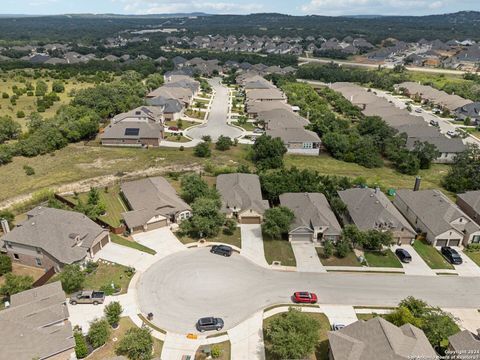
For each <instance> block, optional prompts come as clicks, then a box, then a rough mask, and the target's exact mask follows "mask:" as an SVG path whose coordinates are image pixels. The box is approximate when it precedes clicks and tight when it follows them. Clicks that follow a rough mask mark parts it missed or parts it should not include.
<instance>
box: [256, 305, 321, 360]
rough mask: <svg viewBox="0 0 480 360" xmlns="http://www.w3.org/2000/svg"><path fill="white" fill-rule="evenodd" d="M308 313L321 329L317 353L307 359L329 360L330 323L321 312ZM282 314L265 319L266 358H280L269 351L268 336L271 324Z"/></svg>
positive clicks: (272, 359)
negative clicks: (328, 335)
mask: <svg viewBox="0 0 480 360" xmlns="http://www.w3.org/2000/svg"><path fill="white" fill-rule="evenodd" d="M305 314H306V315H308V317H309V318H310V319H311V320H312V321H317V322H318V323H319V324H320V330H319V332H318V345H317V347H316V349H315V353H313V354H311V355H310V356H309V357H307V358H306V360H328V337H327V333H328V331H329V330H330V323H329V321H328V319H327V317H326V316H325V314H321V313H308V312H305ZM280 316H282V314H276V315H273V316H271V317H269V318H267V319H265V320H263V336H264V339H265V355H266V356H265V358H266V360H279V359H277V358H276V357H274V356H273V355H272V354H271V353H269V351H268V350H267V349H268V346H269V345H270V343H269V341H268V337H267V328H268V326H269V324H270V323H271V322H272V321H273V320H274V319H276V318H279V317H280Z"/></svg>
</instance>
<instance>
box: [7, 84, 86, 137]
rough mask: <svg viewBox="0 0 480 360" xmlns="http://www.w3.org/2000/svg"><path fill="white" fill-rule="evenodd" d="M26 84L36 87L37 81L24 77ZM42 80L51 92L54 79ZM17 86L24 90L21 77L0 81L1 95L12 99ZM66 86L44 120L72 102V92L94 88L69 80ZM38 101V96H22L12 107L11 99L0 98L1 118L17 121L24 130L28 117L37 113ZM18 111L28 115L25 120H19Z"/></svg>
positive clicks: (46, 112) (44, 114)
mask: <svg viewBox="0 0 480 360" xmlns="http://www.w3.org/2000/svg"><path fill="white" fill-rule="evenodd" d="M24 79H25V81H26V82H30V83H32V84H33V85H35V82H36V80H35V79H34V78H33V77H31V78H30V77H24ZM41 80H43V81H45V82H46V83H47V85H48V87H49V92H50V91H51V90H52V82H53V79H51V78H48V77H45V78H42V79H41ZM15 85H16V86H17V87H18V88H24V87H25V83H22V82H21V81H20V77H18V76H17V77H14V78H10V77H6V78H3V79H2V80H0V94H2V93H4V92H5V93H7V94H8V95H9V96H10V97H11V96H12V95H13V91H12V87H13V86H15ZM64 85H65V91H64V92H63V93H59V94H58V96H59V97H60V101H57V102H55V104H54V105H53V106H52V107H50V108H49V109H47V110H46V111H45V112H44V113H41V115H42V116H43V117H44V118H49V117H52V116H53V115H54V114H55V113H56V112H57V110H58V109H59V108H60V106H61V105H64V104H68V103H69V102H70V100H71V99H72V98H71V97H70V96H68V95H69V94H70V92H71V91H72V90H80V89H85V88H88V87H92V86H93V85H94V84H91V83H83V82H79V81H76V80H73V79H71V80H68V81H66V82H65V83H64ZM36 101H37V97H36V96H27V94H24V95H22V96H20V98H19V99H18V100H17V104H16V105H12V104H11V102H10V99H3V98H2V97H1V96H0V106H1V108H0V116H4V115H9V116H11V117H12V118H13V119H15V120H16V121H18V122H19V123H20V124H21V125H22V127H23V128H25V126H26V117H28V115H29V114H31V113H32V112H35V111H37V106H36ZM17 111H23V112H24V113H25V115H26V117H25V118H23V119H17Z"/></svg>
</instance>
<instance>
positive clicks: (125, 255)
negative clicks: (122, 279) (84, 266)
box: [95, 242, 154, 271]
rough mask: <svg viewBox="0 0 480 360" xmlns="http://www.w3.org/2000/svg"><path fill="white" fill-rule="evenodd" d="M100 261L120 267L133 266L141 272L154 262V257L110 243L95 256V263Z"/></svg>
mask: <svg viewBox="0 0 480 360" xmlns="http://www.w3.org/2000/svg"><path fill="white" fill-rule="evenodd" d="M98 259H103V260H107V261H110V262H114V263H117V264H120V265H125V266H133V267H134V268H135V269H137V270H140V271H145V270H146V269H148V267H149V266H150V265H151V264H152V263H153V262H154V256H153V255H150V254H147V253H144V252H142V251H139V250H135V249H132V248H129V247H126V246H122V245H118V244H115V243H113V242H110V243H109V244H108V245H107V246H105V247H104V248H103V249H102V250H100V251H99V252H98V253H97V254H95V261H97V260H98Z"/></svg>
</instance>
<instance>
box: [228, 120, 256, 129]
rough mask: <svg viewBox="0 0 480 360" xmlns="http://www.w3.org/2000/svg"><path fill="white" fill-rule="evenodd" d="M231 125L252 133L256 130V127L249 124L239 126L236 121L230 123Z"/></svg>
mask: <svg viewBox="0 0 480 360" xmlns="http://www.w3.org/2000/svg"><path fill="white" fill-rule="evenodd" d="M232 125H236V126H240V127H241V128H242V129H244V130H246V131H253V130H255V129H256V126H255V125H253V123H251V122H246V123H245V124H239V123H238V121H232Z"/></svg>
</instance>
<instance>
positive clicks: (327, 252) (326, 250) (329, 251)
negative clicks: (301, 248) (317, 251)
mask: <svg viewBox="0 0 480 360" xmlns="http://www.w3.org/2000/svg"><path fill="white" fill-rule="evenodd" d="M333 248H334V246H333V243H332V242H331V241H330V240H326V241H325V244H324V245H323V255H324V256H325V257H326V258H327V259H328V258H329V257H331V256H332V255H333Z"/></svg>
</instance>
